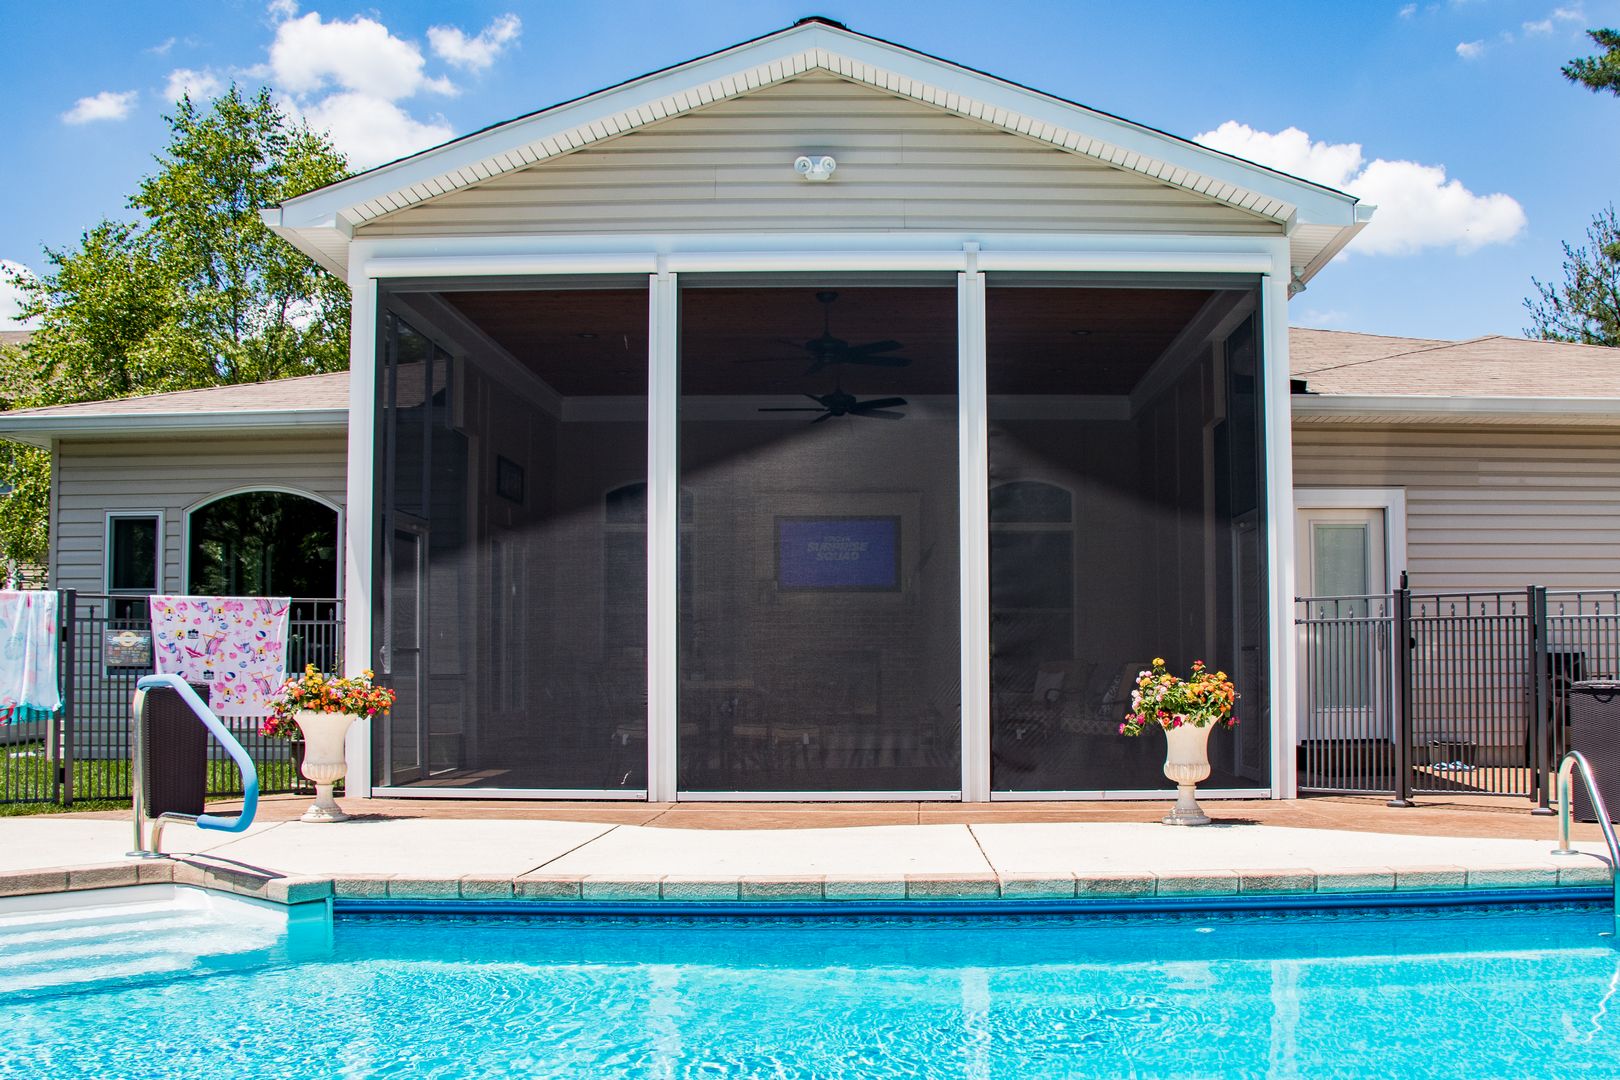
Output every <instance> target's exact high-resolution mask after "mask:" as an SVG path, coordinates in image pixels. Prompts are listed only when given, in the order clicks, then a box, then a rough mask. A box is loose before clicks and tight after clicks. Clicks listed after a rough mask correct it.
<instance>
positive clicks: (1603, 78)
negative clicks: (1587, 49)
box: [1561, 30, 1620, 97]
mask: <svg viewBox="0 0 1620 1080" xmlns="http://www.w3.org/2000/svg"><path fill="white" fill-rule="evenodd" d="M1586 36H1587V37H1589V38H1591V39H1592V43H1593V44H1594V45H1596V46H1597V47H1598V48H1599V49H1602V50H1603V51H1602V52H1600V53H1598V54H1597V55H1596V56H1582V57H1578V58H1577V59H1574V60H1571V61H1570V62H1569V63H1567V64H1565V65H1564V66H1563V68H1562V69H1561V70H1562V71H1563V72H1564V78H1566V79H1568V80H1569V81H1570V82H1573V83H1580V84H1581V85H1582V86H1584V87H1586V88H1587V89H1589V90H1591V91H1592V92H1593V93H1594V94H1595V93H1600V92H1602V91H1604V90H1607V91H1608V92H1609V93H1611V94H1614V95H1616V96H1617V97H1620V30H1588V31H1587V32H1586Z"/></svg>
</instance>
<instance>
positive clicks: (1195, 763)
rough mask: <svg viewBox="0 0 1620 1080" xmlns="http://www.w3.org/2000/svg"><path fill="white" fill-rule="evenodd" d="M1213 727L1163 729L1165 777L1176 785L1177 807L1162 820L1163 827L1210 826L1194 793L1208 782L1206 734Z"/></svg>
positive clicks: (1187, 725)
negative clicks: (1201, 784)
mask: <svg viewBox="0 0 1620 1080" xmlns="http://www.w3.org/2000/svg"><path fill="white" fill-rule="evenodd" d="M1214 726H1215V725H1214V724H1206V725H1204V726H1203V727H1195V726H1194V725H1192V724H1182V725H1181V726H1180V727H1173V728H1165V729H1164V740H1165V743H1166V746H1165V751H1164V775H1165V776H1166V777H1168V778H1169V779H1170V782H1171V783H1173V784H1175V785H1176V805H1175V806H1173V807H1172V808H1171V810H1170V813H1169V814H1168V815H1167V816H1166V817H1165V819H1164V823H1165V824H1166V825H1208V824H1209V818H1208V816H1206V815H1205V813H1204V809H1203V807H1201V806H1199V805H1198V800H1197V799H1195V798H1193V789H1194V788H1196V787H1197V786H1198V783H1199V781H1201V780H1207V779H1209V732H1210V729H1211V728H1213V727H1214Z"/></svg>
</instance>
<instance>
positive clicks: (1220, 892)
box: [0, 857, 1613, 905]
mask: <svg viewBox="0 0 1620 1080" xmlns="http://www.w3.org/2000/svg"><path fill="white" fill-rule="evenodd" d="M1612 880H1613V878H1612V874H1611V871H1610V868H1609V867H1608V866H1607V865H1606V864H1597V865H1594V864H1591V863H1587V864H1583V865H1577V866H1563V867H1549V866H1546V865H1539V866H1537V865H1530V866H1506V865H1504V866H1476V867H1462V866H1450V865H1435V866H1397V867H1389V866H1368V867H1352V868H1335V869H1323V870H1313V869H1310V868H1306V867H1279V868H1276V869H1245V870H1167V871H1164V872H1162V873H1158V874H1152V873H1144V872H1113V871H1097V872H1086V873H1077V874H1065V873H1062V872H1007V871H1003V872H1001V873H957V874H888V875H883V874H873V875H861V874H848V875H837V874H828V875H817V874H804V875H757V874H754V875H750V874H741V875H735V876H730V875H680V874H666V875H657V874H648V875H632V874H552V873H546V872H545V870H544V869H543V868H541V869H536V870H532V871H530V872H528V873H525V874H520V875H516V876H505V875H500V874H467V875H462V876H460V877H432V876H420V875H411V874H342V875H333V876H330V877H327V876H299V875H289V874H280V873H277V872H275V871H270V870H264V869H260V868H257V867H246V866H242V865H239V864H222V863H220V862H215V861H205V860H201V859H197V858H195V857H191V858H184V859H181V858H173V859H169V858H166V859H145V860H139V861H136V860H125V861H119V862H106V863H91V864H84V865H77V866H64V867H57V868H52V869H48V870H38V869H34V870H12V871H0V897H11V896H29V895H39V894H45V893H59V892H81V891H86V890H93V889H104V888H117V887H123V886H130V885H146V884H165V883H173V884H177V885H190V886H196V887H199V888H204V889H212V890H215V891H218V892H227V893H232V894H235V895H238V896H249V897H253V898H255V899H259V900H267V901H270V902H272V903H278V904H301V903H307V902H313V901H326V900H331V899H334V898H335V899H339V900H383V899H400V900H426V901H431V900H451V899H457V900H472V901H478V900H486V901H507V902H511V901H533V902H535V903H537V904H543V903H545V902H547V901H553V900H555V901H595V902H615V903H618V902H622V903H626V904H631V905H633V904H635V903H639V902H671V901H673V902H692V903H713V902H716V901H720V902H726V901H750V902H755V903H759V904H763V905H768V904H770V903H772V902H773V901H774V902H783V903H803V902H805V901H828V902H832V903H836V902H838V901H855V900H858V901H884V900H893V901H903V900H944V901H950V900H990V899H999V900H1030V901H1041V900H1046V901H1051V900H1069V899H1080V900H1097V901H1110V900H1115V901H1117V900H1122V899H1131V898H1137V897H1141V898H1148V897H1163V898H1174V899H1177V900H1196V899H1198V898H1200V897H1208V898H1223V899H1231V898H1233V897H1237V896H1242V895H1254V896H1287V895H1304V894H1310V893H1318V894H1322V895H1335V896H1339V897H1341V898H1342V897H1345V896H1347V895H1353V894H1356V893H1397V894H1398V893H1414V892H1448V891H1456V890H1461V889H1468V890H1482V891H1489V890H1492V889H1518V890H1530V891H1534V890H1536V889H1552V888H1579V887H1595V886H1602V885H1609V884H1611V883H1612Z"/></svg>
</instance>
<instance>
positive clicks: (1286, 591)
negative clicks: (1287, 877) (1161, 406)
mask: <svg viewBox="0 0 1620 1080" xmlns="http://www.w3.org/2000/svg"><path fill="white" fill-rule="evenodd" d="M1273 258H1274V260H1275V267H1274V269H1273V270H1272V272H1271V273H1269V274H1267V275H1266V276H1265V277H1263V278H1262V279H1261V282H1262V283H1261V287H1260V312H1261V327H1262V333H1261V335H1260V340H1261V342H1262V343H1263V345H1264V348H1263V350H1262V352H1261V362H1262V363H1263V364H1264V365H1265V368H1264V371H1265V374H1266V376H1267V377H1266V380H1265V432H1266V494H1267V507H1266V509H1267V517H1268V519H1269V520H1268V522H1267V525H1268V528H1267V529H1266V565H1267V567H1268V571H1269V572H1268V573H1267V575H1266V576H1267V578H1268V581H1269V586H1270V603H1271V620H1270V621H1271V633H1270V634H1269V635H1268V637H1269V638H1270V642H1269V645H1268V648H1269V650H1270V657H1269V660H1270V663H1269V665H1268V666H1269V668H1270V671H1271V797H1272V798H1274V799H1292V798H1295V797H1297V796H1298V794H1299V789H1298V776H1297V775H1296V773H1297V769H1296V764H1297V763H1296V761H1295V758H1294V745H1295V742H1296V740H1297V737H1298V735H1297V733H1298V725H1299V715H1298V710H1297V709H1296V708H1295V701H1296V697H1295V691H1294V687H1295V684H1296V679H1297V677H1298V673H1297V672H1296V671H1295V664H1296V660H1297V654H1296V651H1295V649H1294V634H1293V625H1294V438H1293V434H1294V432H1293V402H1292V401H1291V400H1290V397H1289V366H1288V281H1289V267H1288V247H1287V245H1286V244H1280V245H1278V252H1277V254H1275V255H1274V256H1273Z"/></svg>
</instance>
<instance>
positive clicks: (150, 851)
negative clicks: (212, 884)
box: [129, 674, 259, 859]
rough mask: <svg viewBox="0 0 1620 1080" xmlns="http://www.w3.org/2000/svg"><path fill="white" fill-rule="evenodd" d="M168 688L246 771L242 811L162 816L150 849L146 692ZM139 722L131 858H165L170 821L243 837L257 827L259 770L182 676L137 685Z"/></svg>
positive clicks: (153, 677)
mask: <svg viewBox="0 0 1620 1080" xmlns="http://www.w3.org/2000/svg"><path fill="white" fill-rule="evenodd" d="M160 687H162V688H166V689H169V690H173V691H175V692H176V693H177V694H179V695H180V700H182V701H184V702H185V703H186V706H187V707H188V708H190V709H191V711H192V713H193V714H194V715H195V716H196V717H197V719H198V720H201V721H202V724H203V726H204V727H206V728H207V729H208V731H209V734H211V735H213V736H214V738H216V739H218V740H219V741H220V744H221V745H222V746H224V747H225V752H226V753H228V754H230V755H231V760H232V761H234V762H236V767H237V768H238V769H240V770H241V771H242V810H241V812H240V813H238V814H237V815H236V816H235V817H219V816H216V815H214V814H181V813H176V812H174V811H169V812H166V813H163V814H159V815H158V818H157V821H156V822H154V823H153V825H152V838H151V840H152V842H151V846H150V847H148V846H147V843H146V837H145V828H144V825H143V821H144V818H143V811H144V810H145V807H144V806H143V805H142V801H143V800H142V798H141V795H142V790H141V789H142V788H143V787H144V786H145V783H144V782H145V775H146V735H145V728H146V724H145V723H144V713H145V711H146V692H147V691H148V690H155V689H158V688H160ZM132 707H133V710H134V718H135V755H134V760H133V762H132V764H133V770H132V775H131V777H130V781H131V782H130V790H131V793H132V794H133V796H134V799H133V802H134V809H135V850H134V851H131V852H129V855H130V856H131V857H135V858H143V859H161V858H165V856H164V854H163V826H164V824H166V823H167V822H170V821H186V822H190V823H191V824H193V825H195V826H197V828H199V829H212V830H215V831H217V832H231V833H239V832H246V831H247V830H248V828H249V827H250V826H252V824H253V818H254V815H255V814H257V813H258V811H259V770H258V768H257V767H255V766H254V764H253V759H252V758H251V757H249V756H248V752H247V750H245V749H243V747H242V744H241V743H240V742H237V740H236V736H234V735H232V734H231V733H230V731H229V730H228V729H227V728H226V727H225V725H224V724H223V723H221V722H220V719H219V717H218V716H215V715H214V710H212V709H210V708H209V707H208V705H207V704H206V703H205V702H204V701H203V699H202V698H200V697H198V696H197V692H196V691H195V690H193V689H192V688H191V687H190V685H188V684H187V683H186V681H185V680H184V679H182V678H181V677H180V676H178V675H169V674H164V675H143V676H142V677H141V678H140V679H139V680H138V681H137V682H136V683H135V700H134V702H133V706H132Z"/></svg>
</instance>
